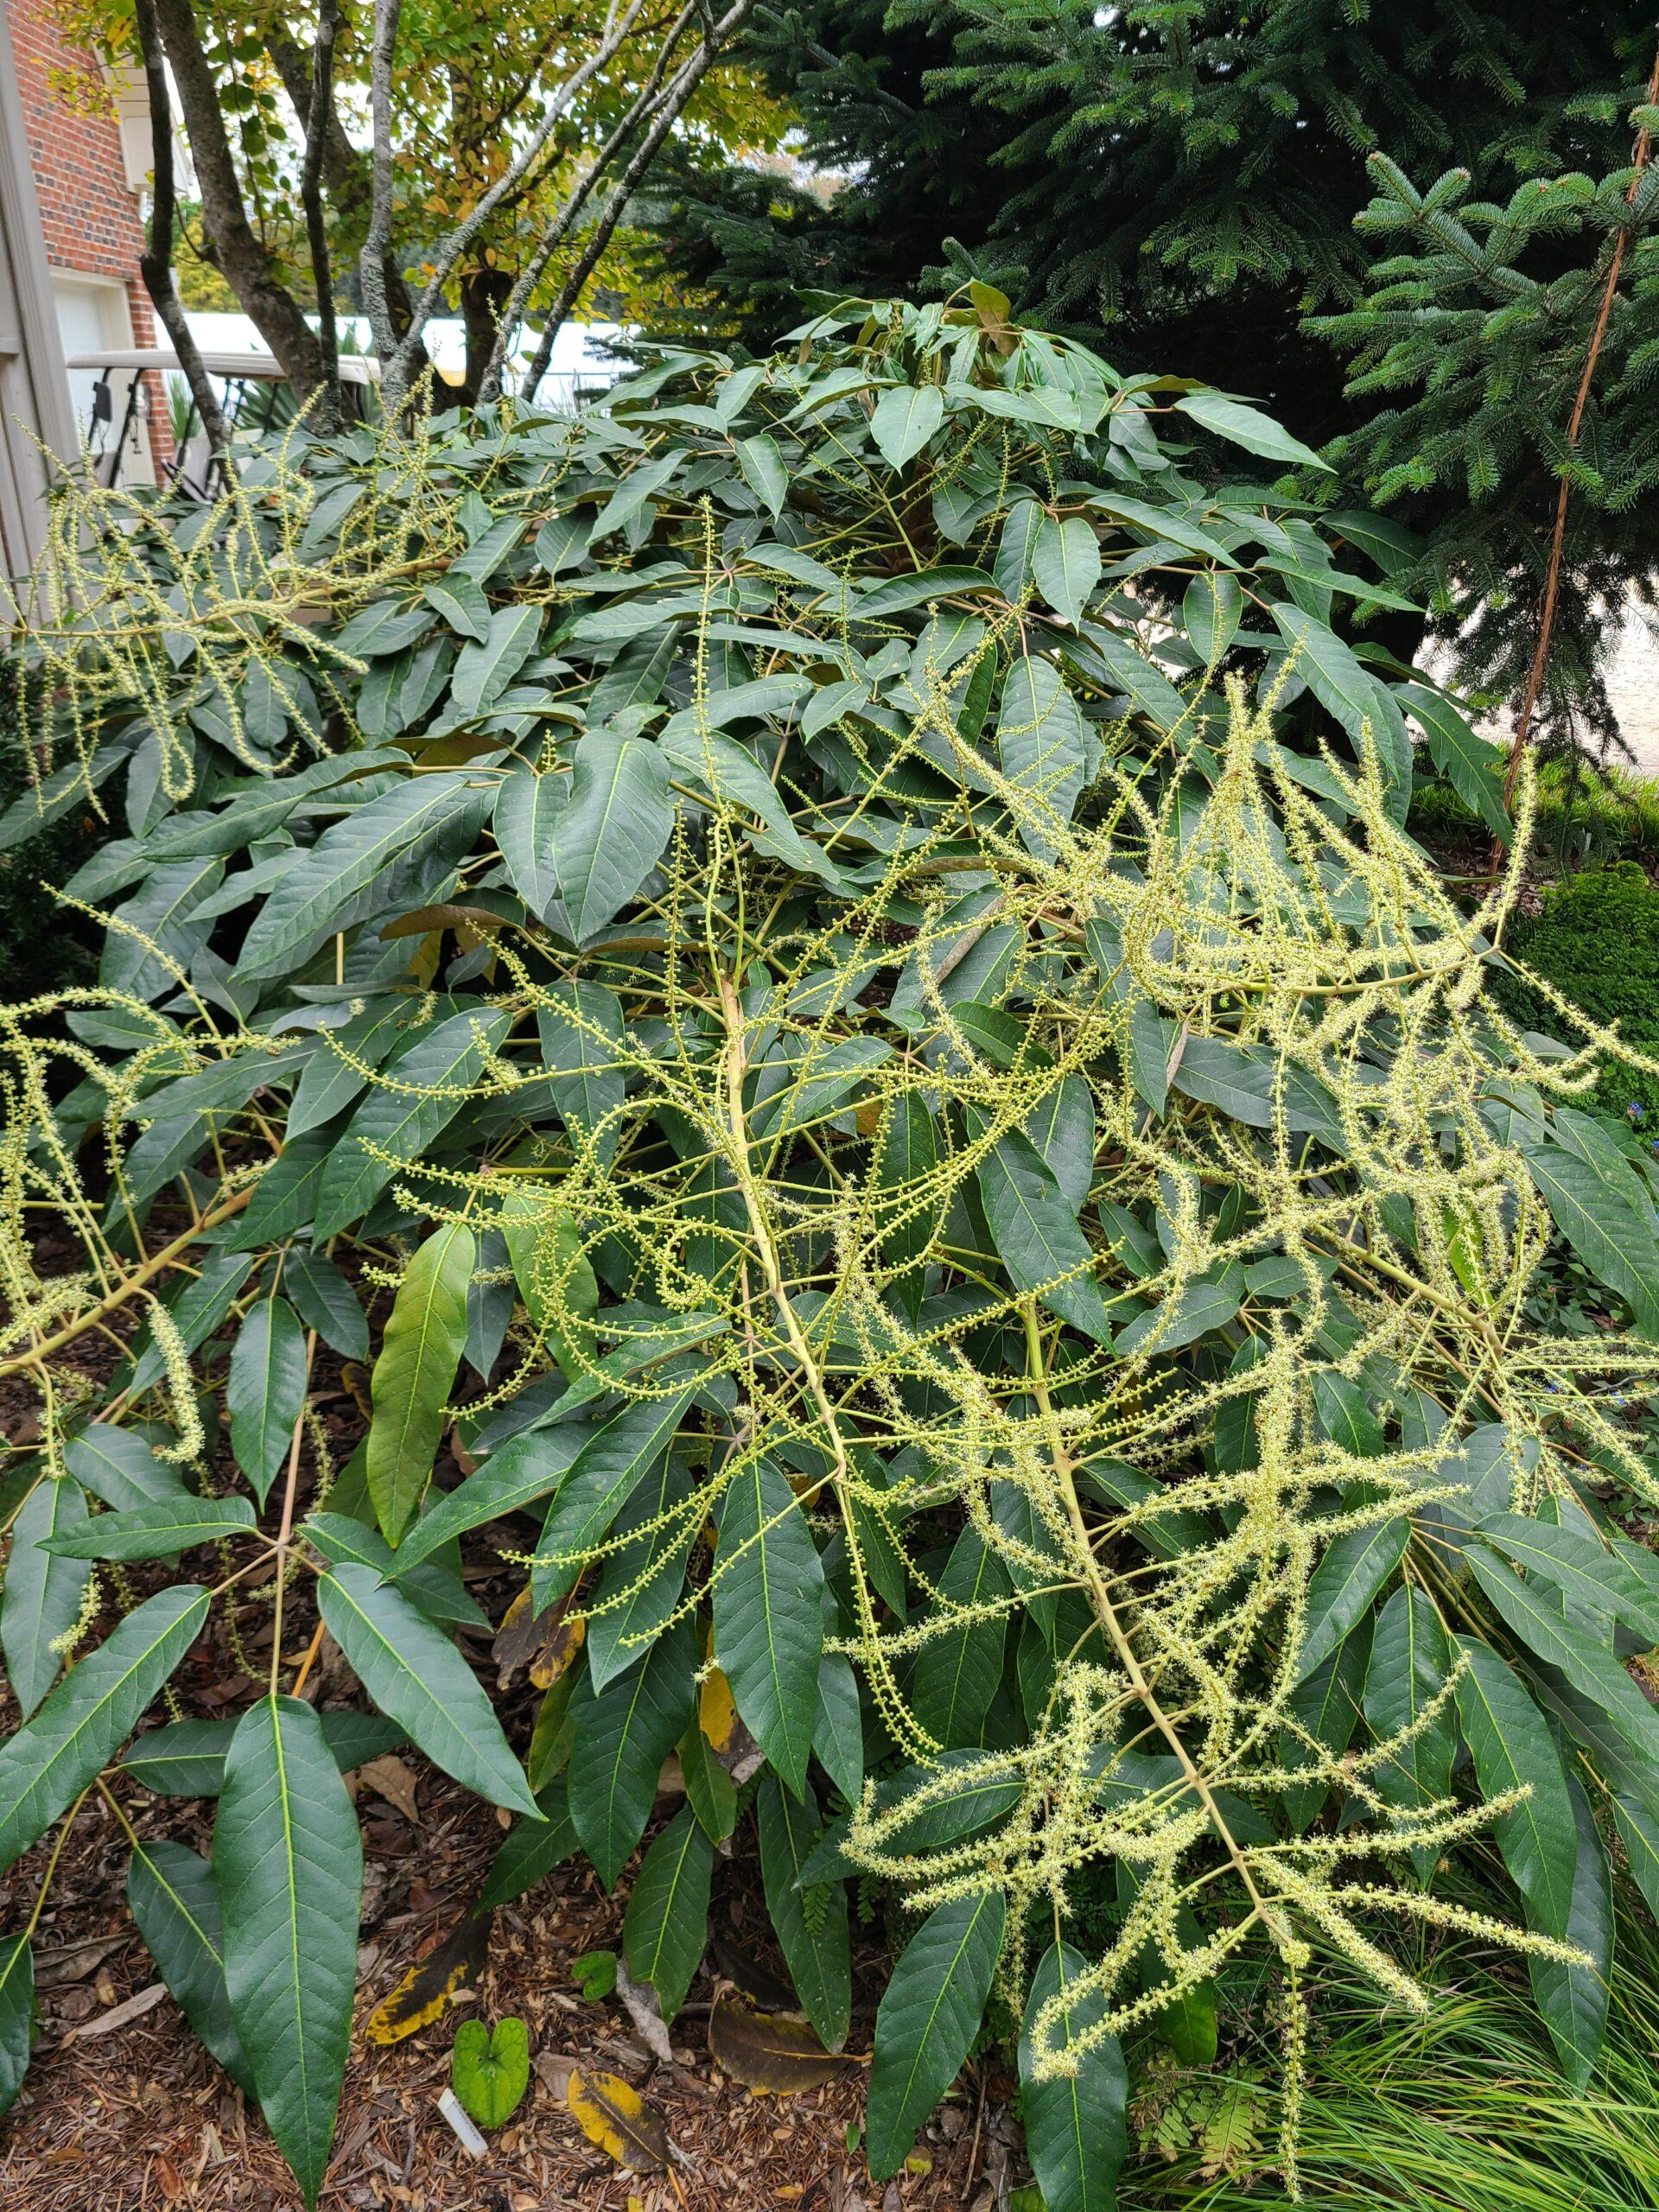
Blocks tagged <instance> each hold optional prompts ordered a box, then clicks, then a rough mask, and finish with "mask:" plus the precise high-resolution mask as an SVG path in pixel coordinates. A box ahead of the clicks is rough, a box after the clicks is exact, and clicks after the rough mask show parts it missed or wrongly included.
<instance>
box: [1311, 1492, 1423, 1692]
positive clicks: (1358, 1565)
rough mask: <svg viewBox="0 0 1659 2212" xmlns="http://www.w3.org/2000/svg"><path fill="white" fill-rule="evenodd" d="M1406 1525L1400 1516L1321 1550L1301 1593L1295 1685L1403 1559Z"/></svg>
mask: <svg viewBox="0 0 1659 2212" xmlns="http://www.w3.org/2000/svg"><path fill="white" fill-rule="evenodd" d="M1410 1539H1411V1523H1410V1522H1409V1521H1408V1520H1407V1518H1406V1517H1405V1516H1404V1515H1403V1514H1402V1515H1401V1516H1398V1517H1397V1518H1396V1519H1394V1520H1390V1521H1380V1522H1377V1523H1376V1525H1375V1526H1374V1527H1372V1528H1369V1529H1347V1530H1345V1531H1344V1534H1343V1535H1340V1536H1338V1537H1337V1538H1336V1539H1335V1541H1333V1542H1332V1544H1331V1545H1330V1546H1329V1547H1328V1548H1326V1550H1325V1554H1324V1556H1323V1557H1322V1558H1321V1560H1319V1565H1318V1566H1317V1567H1315V1568H1314V1570H1313V1579H1312V1580H1311V1581H1310V1582H1309V1584H1308V1588H1307V1610H1306V1614H1305V1616H1304V1627H1303V1637H1302V1649H1301V1654H1300V1657H1299V1658H1298V1660H1297V1662H1296V1679H1297V1681H1302V1682H1305V1681H1306V1680H1307V1679H1308V1677H1309V1675H1312V1674H1313V1672H1314V1670H1315V1669H1316V1668H1319V1667H1321V1666H1323V1665H1324V1663H1325V1661H1326V1660H1327V1659H1328V1658H1329V1657H1330V1656H1331V1654H1332V1652H1333V1651H1334V1650H1335V1649H1336V1648H1337V1646H1338V1644H1339V1643H1341V1642H1342V1640H1343V1638H1344V1637H1345V1636H1346V1635H1347V1634H1348V1632H1349V1630H1351V1628H1352V1627H1353V1626H1354V1624H1355V1623H1356V1622H1357V1620H1358V1619H1359V1618H1360V1616H1361V1614H1362V1613H1363V1612H1364V1611H1367V1609H1368V1608H1369V1606H1370V1603H1371V1600H1372V1599H1374V1598H1375V1597H1376V1593H1377V1592H1378V1591H1379V1590H1380V1589H1381V1588H1382V1587H1383V1584H1384V1583H1385V1582H1386V1581H1387V1580H1388V1579H1389V1576H1390V1575H1391V1574H1392V1573H1394V1570H1395V1567H1398V1566H1399V1564H1400V1562H1401V1560H1402V1559H1403V1558H1404V1556H1405V1550H1406V1546H1407V1544H1408V1542H1409V1541H1410Z"/></svg>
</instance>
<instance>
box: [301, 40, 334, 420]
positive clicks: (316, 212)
mask: <svg viewBox="0 0 1659 2212" xmlns="http://www.w3.org/2000/svg"><path fill="white" fill-rule="evenodd" d="M339 29H340V0H318V8H317V41H316V44H315V47H314V48H312V52H311V87H310V93H311V96H310V99H309V100H308V103H307V105H306V106H305V108H304V109H303V110H302V113H301V120H302V122H303V124H304V125H305V162H304V164H303V166H302V168H301V171H300V205H301V207H302V208H303V209H304V210H305V235H306V242H307V244H308V246H309V247H310V250H311V278H312V283H313V284H314V286H315V290H316V295H317V315H318V326H319V327H318V332H317V350H318V353H319V354H320V355H321V371H322V381H321V399H320V401H319V403H318V409H317V414H316V418H315V419H316V422H317V423H318V426H319V428H321V429H332V428H333V427H334V425H335V423H338V422H339V420H340V331H339V326H338V325H337V323H336V321H335V320H334V272H333V270H332V268H331V267H330V264H329V258H328V217H327V211H326V210H325V208H324V207H323V204H322V168H323V158H324V156H325V154H326V152H327V143H328V125H329V124H330V122H331V121H333V120H334V41H335V37H336V35H337V34H338V32H339Z"/></svg>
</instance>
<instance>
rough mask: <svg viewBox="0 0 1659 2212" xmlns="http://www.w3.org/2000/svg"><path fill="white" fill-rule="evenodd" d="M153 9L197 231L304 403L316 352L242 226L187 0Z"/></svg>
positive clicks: (291, 301)
mask: <svg viewBox="0 0 1659 2212" xmlns="http://www.w3.org/2000/svg"><path fill="white" fill-rule="evenodd" d="M154 5H155V9H156V22H157V23H158V25H159V26H160V29H161V34H162V46H163V47H164V48H165V49H166V53H167V59H168V62H169V64H170V65H171V67H172V71H173V82H174V84H175V86H177V87H178V94H179V104H180V105H181V107H182V109H183V111H184V127H185V131H186V134H187V136H188V138H189V141H190V158H191V161H192V162H193V163H194V167H195V172H196V183H197V188H198V189H199V190H200V194H201V219H202V225H203V227H204V228H205V229H206V231H207V236H208V238H210V239H211V240H212V242H213V259H214V262H215V264H216V265H217V266H218V268H219V270H220V272H221V273H222V275H223V276H224V277H225V280H226V283H228V284H229V285H230V288H231V289H232V291H233V292H234V293H235V294H236V296H237V298H238V300H239V301H240V302H241V304H242V309H243V312H244V314H245V315H249V316H250V317H251V319H252V321H253V324H254V327H255V328H256V329H257V331H258V333H259V334H260V336H261V337H262V338H263V339H264V341H265V343H266V344H267V345H268V346H270V350H271V352H272V353H274V354H275V355H276V357H277V365H278V366H279V367H280V368H281V370H282V372H283V375H284V377H286V378H287V379H288V381H289V384H290V385H292V386H293V388H294V390H295V391H296V393H297V394H298V395H299V397H301V398H302V399H308V398H309V397H310V396H311V394H312V393H313V392H314V391H315V390H316V389H317V387H318V386H319V385H321V382H322V380H323V372H322V349H321V346H319V344H318V342H317V337H316V334H315V331H314V330H313V329H312V328H311V326H310V324H309V323H308V322H307V321H306V319H305V316H304V315H303V313H302V310H301V308H300V305H299V302H297V301H296V299H295V298H294V296H293V295H292V294H291V293H290V292H289V290H288V289H287V288H286V287H285V286H284V285H283V283H282V281H281V279H280V278H279V277H277V271H276V270H275V268H274V267H273V265H272V263H271V258H270V255H269V254H268V253H267V252H266V251H265V249H264V245H261V243H260V241H259V238H257V235H256V233H255V232H254V229H253V226H252V225H251V223H250V222H249V220H248V211H247V208H246V207H245V205H244V203H243V199H242V188H241V185H240V184H239V183H238V180H237V174H236V163H235V161H234V159H233V158H232V154H231V144H230V140H229V137H227V136H226V130H225V118H224V115H223V113H222V112H221V111H220V108H219V92H218V88H217V86H215V85H214V83H213V71H212V69H211V67H209V66H208V61H207V54H206V53H205V51H204V50H203V48H202V43H201V37H200V33H199V31H198V30H197V28H196V20H195V16H194V12H193V10H192V7H191V0H154ZM302 112H303V111H302Z"/></svg>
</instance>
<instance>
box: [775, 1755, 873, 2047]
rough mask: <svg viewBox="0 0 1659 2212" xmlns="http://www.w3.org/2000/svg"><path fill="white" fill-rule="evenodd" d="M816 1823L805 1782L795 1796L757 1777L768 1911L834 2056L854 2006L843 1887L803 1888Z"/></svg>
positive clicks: (806, 2006)
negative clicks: (803, 1877) (804, 1785)
mask: <svg viewBox="0 0 1659 2212" xmlns="http://www.w3.org/2000/svg"><path fill="white" fill-rule="evenodd" d="M820 1817H821V1816H820V1815H819V1812H818V1801H817V1796H816V1794H815V1793H814V1791H813V1789H812V1785H811V1783H807V1785H806V1787H805V1788H804V1790H803V1791H802V1793H801V1795H800V1796H794V1795H792V1794H791V1792H790V1791H789V1790H787V1789H784V1788H783V1786H782V1785H781V1784H780V1783H779V1780H778V1777H776V1775H773V1774H765V1773H763V1774H762V1776H761V1777H760V1791H759V1794H758V1796H756V1799H755V1818H756V1821H757V1823H758V1826H759V1828H760V1881H761V1886H762V1888H763V1890H764V1891H765V1892H766V1910H767V1912H768V1913H769V1914H770V1915H771V1916H772V1928H773V1929H774V1930H775V1931H776V1934H777V1937H778V1942H779V1946H780V1947H781V1948H782V1950H783V1954H784V1963H785V1966H786V1967H788V1968H789V1978H790V1980H791V1981H792V1982H793V1983H794V1985H795V1994H796V1995H797V1996H798V1998H799V1999H800V2000H801V2010H802V2011H803V2012H804V2013H805V2014H806V2017H807V2018H808V2019H809V2020H810V2021H811V2023H812V2024H813V2026H814V2027H815V2028H816V2029H817V2031H818V2035H819V2037H820V2039H821V2041H822V2042H823V2044H824V2046H825V2048H826V2049H828V2050H840V2049H841V2047H842V2044H844V2043H845V2042H846V2040H847V2031H848V2027H849V2023H850V2021H851V2019H852V2004H853V1980H852V1974H853V1969H852V1939H851V1934H850V1929H849V1919H848V1910H847V1889H846V1885H845V1884H844V1883H843V1882H841V1881H838V1880H834V1879H831V1880H829V1881H826V1882H825V1883H823V1884H822V1885H815V1884H808V1885H803V1883H802V1876H803V1874H804V1872H805V1871H806V1869H807V1867H808V1866H809V1864H810V1860H811V1857H812V1853H813V1851H814V1849H815V1847H816V1846H817V1841H818V1835H819V1828H820ZM809 1891H810V1892H812V1894H811V1896H810V1900H809Z"/></svg>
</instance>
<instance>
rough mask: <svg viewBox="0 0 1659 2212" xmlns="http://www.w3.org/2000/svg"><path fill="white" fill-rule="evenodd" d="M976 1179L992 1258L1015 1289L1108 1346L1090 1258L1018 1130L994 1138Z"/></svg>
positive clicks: (1102, 1305)
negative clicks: (991, 1243)
mask: <svg viewBox="0 0 1659 2212" xmlns="http://www.w3.org/2000/svg"><path fill="white" fill-rule="evenodd" d="M978 1183H979V1194H980V1197H981V1198H982V1200H983V1202H984V1206H985V1217H986V1219H987V1221H988V1223H989V1224H990V1229H991V1235H992V1236H993V1237H994V1238H995V1244H996V1250H997V1253H998V1255H999V1256H1000V1258H1001V1262H1002V1264H1003V1266H1004V1267H1005V1268H1007V1272H1008V1276H1009V1279H1010V1281H1012V1282H1013V1283H1014V1287H1015V1288H1016V1289H1019V1290H1025V1291H1034V1292H1035V1293H1036V1294H1037V1295H1038V1296H1039V1298H1040V1299H1041V1300H1042V1302H1043V1304H1044V1305H1045V1306H1048V1307H1050V1308H1051V1310H1052V1312H1054V1313H1058V1315H1059V1316H1060V1319H1062V1320H1064V1321H1069V1322H1070V1323H1071V1325H1072V1327H1073V1328H1074V1329H1078V1330H1080V1331H1081V1332H1083V1334H1084V1336H1086V1337H1091V1338H1094V1340H1095V1341H1096V1343H1097V1344H1110V1343H1111V1341H1112V1329H1111V1323H1110V1322H1109V1319H1107V1314H1106V1304H1105V1300H1103V1298H1102V1296H1101V1294H1100V1288H1099V1285H1098V1283H1097V1282H1096V1279H1095V1272H1094V1268H1095V1262H1094V1255H1093V1254H1092V1253H1091V1252H1090V1249H1089V1245H1088V1242H1087V1240H1086V1239H1085V1237H1084V1234H1083V1231H1082V1230H1080V1229H1079V1228H1078V1226H1077V1217H1076V1215H1075V1214H1074V1213H1073V1212H1072V1211H1071V1207H1070V1205H1068V1204H1067V1203H1066V1200H1065V1196H1064V1194H1063V1193H1062V1192H1061V1190H1060V1187H1059V1185H1058V1183H1057V1182H1056V1181H1055V1179H1054V1177H1053V1175H1052V1173H1051V1171H1050V1170H1049V1168H1048V1166H1046V1163H1045V1161H1044V1160H1043V1157H1042V1155H1041V1154H1040V1153H1039V1151H1038V1150H1037V1147H1035V1146H1034V1145H1033V1143H1032V1141H1031V1140H1030V1138H1029V1137H1027V1136H1024V1135H1021V1134H1020V1131H1019V1130H1017V1129H1010V1130H1009V1131H1008V1133H1007V1135H1005V1136H1002V1137H999V1138H998V1140H997V1141H996V1142H995V1145H993V1146H992V1147H991V1148H990V1150H989V1152H988V1153H987V1154H986V1155H985V1157H984V1159H983V1160H981V1162H980V1164H979V1169H978Z"/></svg>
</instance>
